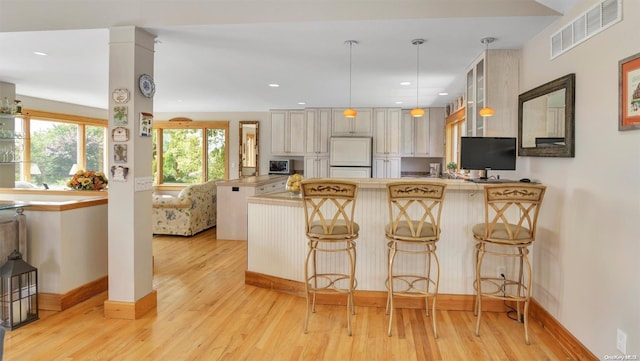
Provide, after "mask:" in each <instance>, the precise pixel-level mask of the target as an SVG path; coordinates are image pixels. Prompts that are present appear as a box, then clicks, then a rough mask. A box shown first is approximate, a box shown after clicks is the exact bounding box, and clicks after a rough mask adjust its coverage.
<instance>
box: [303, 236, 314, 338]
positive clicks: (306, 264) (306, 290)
mask: <svg viewBox="0 0 640 361" xmlns="http://www.w3.org/2000/svg"><path fill="white" fill-rule="evenodd" d="M312 253H313V243H312V241H309V251H308V252H307V257H306V258H305V260H304V295H305V301H306V303H307V311H306V315H305V318H304V333H307V332H309V311H310V309H309V308H310V307H311V305H310V300H309V258H310V257H311V254H312Z"/></svg>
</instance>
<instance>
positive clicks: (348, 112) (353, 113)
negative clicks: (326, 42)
mask: <svg viewBox="0 0 640 361" xmlns="http://www.w3.org/2000/svg"><path fill="white" fill-rule="evenodd" d="M344 43H345V44H347V45H349V108H347V109H345V110H344V112H342V115H344V117H345V118H355V117H356V115H358V112H357V111H356V110H355V109H353V108H351V49H352V48H353V46H354V45H358V41H357V40H347V41H345V42H344Z"/></svg>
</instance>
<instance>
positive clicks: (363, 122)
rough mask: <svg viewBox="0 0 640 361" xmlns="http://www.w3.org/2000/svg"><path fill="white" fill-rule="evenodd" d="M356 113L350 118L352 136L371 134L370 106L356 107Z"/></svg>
mask: <svg viewBox="0 0 640 361" xmlns="http://www.w3.org/2000/svg"><path fill="white" fill-rule="evenodd" d="M356 110H357V111H358V115H356V117H355V119H352V123H353V124H352V129H353V134H352V135H354V136H358V137H371V136H373V110H372V109H370V108H364V109H363V108H358V109H356Z"/></svg>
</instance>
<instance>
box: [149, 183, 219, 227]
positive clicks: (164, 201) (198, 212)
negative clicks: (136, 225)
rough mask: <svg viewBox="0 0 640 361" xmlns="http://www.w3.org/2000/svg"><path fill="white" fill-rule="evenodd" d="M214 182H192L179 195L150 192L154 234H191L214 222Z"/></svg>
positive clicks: (212, 224) (215, 203)
mask: <svg viewBox="0 0 640 361" xmlns="http://www.w3.org/2000/svg"><path fill="white" fill-rule="evenodd" d="M216 181H217V180H211V181H208V182H206V183H199V184H191V185H189V186H187V187H185V188H184V189H182V190H181V191H180V193H179V194H178V196H176V197H173V196H167V195H156V194H154V195H153V214H152V216H151V217H152V221H153V233H154V234H173V235H180V236H192V235H194V234H196V233H198V232H200V231H203V230H205V229H207V228H211V227H214V226H215V225H216V206H217V202H216Z"/></svg>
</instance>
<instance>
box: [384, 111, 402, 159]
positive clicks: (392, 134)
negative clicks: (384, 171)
mask: <svg viewBox="0 0 640 361" xmlns="http://www.w3.org/2000/svg"><path fill="white" fill-rule="evenodd" d="M387 154H388V155H395V156H397V155H400V109H387Z"/></svg>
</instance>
